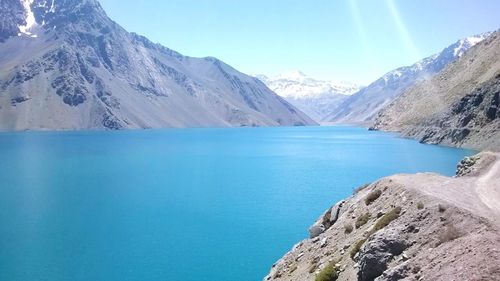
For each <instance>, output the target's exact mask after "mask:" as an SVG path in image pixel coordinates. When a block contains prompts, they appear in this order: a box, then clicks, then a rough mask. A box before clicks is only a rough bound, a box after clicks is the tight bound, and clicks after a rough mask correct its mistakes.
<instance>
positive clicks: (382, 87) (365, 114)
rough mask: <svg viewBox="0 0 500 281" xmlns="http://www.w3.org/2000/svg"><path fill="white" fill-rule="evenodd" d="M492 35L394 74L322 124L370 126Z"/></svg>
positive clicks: (461, 43) (453, 47)
mask: <svg viewBox="0 0 500 281" xmlns="http://www.w3.org/2000/svg"><path fill="white" fill-rule="evenodd" d="M490 34H491V33H484V34H481V35H477V36H473V37H469V38H465V39H462V40H459V41H457V42H456V43H454V44H453V45H450V46H448V47H447V48H445V49H444V50H443V51H442V52H440V53H439V54H436V55H433V56H431V57H428V58H425V59H423V60H421V61H419V62H417V63H416V64H414V65H412V66H407V67H401V68H398V69H396V70H393V71H391V72H389V73H387V74H385V75H384V76H383V77H381V78H380V79H378V80H377V81H375V82H373V83H372V84H370V85H369V86H368V87H366V88H363V89H361V90H360V91H359V92H357V93H355V94H354V95H352V96H351V97H349V98H348V99H346V100H345V101H344V102H342V103H341V104H340V105H339V106H338V110H336V111H332V112H331V113H330V114H329V115H328V116H327V117H325V118H324V119H323V120H322V121H324V122H333V123H344V124H358V125H368V126H369V125H371V124H372V123H373V121H374V120H375V118H376V117H377V114H378V113H379V111H380V110H382V109H383V108H384V107H385V106H387V105H388V104H389V103H390V102H391V101H393V100H394V99H395V98H396V97H398V96H399V95H400V94H402V93H403V92H404V91H405V90H406V89H407V88H408V87H410V86H412V85H413V84H415V83H416V82H418V81H421V80H426V79H429V78H431V77H432V76H434V75H435V74H436V73H438V72H440V71H441V70H443V69H444V68H445V67H446V66H447V65H448V64H450V63H452V62H454V61H455V60H457V59H458V58H460V57H461V56H462V55H463V54H464V53H465V52H467V50H469V49H470V48H471V47H472V46H474V45H475V44H477V43H479V42H481V41H482V40H484V39H485V38H486V37H488V36H489V35H490Z"/></svg>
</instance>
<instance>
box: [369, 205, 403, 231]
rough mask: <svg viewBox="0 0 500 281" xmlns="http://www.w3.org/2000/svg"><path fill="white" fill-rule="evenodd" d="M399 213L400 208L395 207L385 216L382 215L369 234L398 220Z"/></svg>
mask: <svg viewBox="0 0 500 281" xmlns="http://www.w3.org/2000/svg"><path fill="white" fill-rule="evenodd" d="M400 213H401V207H396V208H394V209H392V210H391V211H389V212H388V213H387V214H385V215H383V216H382V217H381V218H380V219H379V220H378V221H377V222H376V223H375V225H374V226H373V228H372V230H371V233H370V234H372V233H375V232H377V231H379V230H381V229H382V228H384V227H386V226H388V225H389V224H390V223H391V222H392V221H393V220H395V219H397V218H399V214H400Z"/></svg>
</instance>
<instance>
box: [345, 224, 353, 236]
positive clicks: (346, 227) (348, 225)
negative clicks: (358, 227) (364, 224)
mask: <svg viewBox="0 0 500 281" xmlns="http://www.w3.org/2000/svg"><path fill="white" fill-rule="evenodd" d="M344 230H345V234H350V233H351V232H352V231H353V230H354V227H353V226H352V224H350V223H348V224H346V225H344Z"/></svg>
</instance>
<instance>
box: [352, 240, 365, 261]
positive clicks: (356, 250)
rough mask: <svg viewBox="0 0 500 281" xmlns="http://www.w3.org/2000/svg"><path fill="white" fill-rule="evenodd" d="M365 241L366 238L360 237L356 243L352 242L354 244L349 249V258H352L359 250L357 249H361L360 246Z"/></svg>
mask: <svg viewBox="0 0 500 281" xmlns="http://www.w3.org/2000/svg"><path fill="white" fill-rule="evenodd" d="M365 242H366V238H365V239H361V240H359V241H358V242H357V243H356V244H354V246H353V247H352V249H351V252H350V253H349V255H350V257H351V259H354V257H355V256H356V254H357V253H358V252H359V250H360V249H361V247H363V245H364V244H365Z"/></svg>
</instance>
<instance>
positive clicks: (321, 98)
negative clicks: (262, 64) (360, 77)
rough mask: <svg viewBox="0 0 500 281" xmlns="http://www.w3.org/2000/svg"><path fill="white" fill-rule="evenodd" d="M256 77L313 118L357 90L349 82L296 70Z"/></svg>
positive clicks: (335, 106) (324, 112)
mask: <svg viewBox="0 0 500 281" xmlns="http://www.w3.org/2000/svg"><path fill="white" fill-rule="evenodd" d="M256 77H257V78H259V79H260V80H262V81H263V82H264V83H265V84H266V85H267V86H268V87H269V88H270V89H271V90H273V91H275V92H276V93H277V94H278V95H280V96H282V97H283V98H285V99H286V100H287V101H288V102H290V103H291V104H293V105H295V106H296V107H297V108H299V109H300V110H302V111H303V112H305V113H306V114H307V115H309V116H310V117H312V118H313V119H314V120H316V121H320V120H321V119H323V118H324V117H325V116H326V115H327V114H329V113H331V112H334V111H336V110H337V106H338V105H339V104H341V103H342V102H343V101H344V100H345V99H347V97H348V96H349V95H351V94H353V93H355V92H357V91H358V90H359V86H358V85H355V84H353V83H349V82H337V81H322V80H316V79H313V78H311V77H308V76H307V75H305V74H304V73H302V72H300V71H291V72H285V73H283V74H280V75H277V76H274V77H268V76H265V75H257V76H256Z"/></svg>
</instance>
